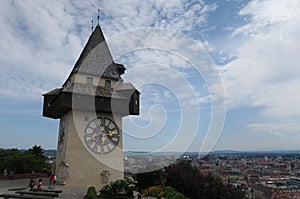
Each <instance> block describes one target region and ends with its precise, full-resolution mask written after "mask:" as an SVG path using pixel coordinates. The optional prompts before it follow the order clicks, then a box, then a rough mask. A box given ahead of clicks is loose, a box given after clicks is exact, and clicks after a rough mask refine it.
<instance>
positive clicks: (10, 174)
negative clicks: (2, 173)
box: [9, 169, 14, 180]
mask: <svg viewBox="0 0 300 199" xmlns="http://www.w3.org/2000/svg"><path fill="white" fill-rule="evenodd" d="M9 179H10V180H13V179H14V171H13V170H12V169H11V170H10V171H9Z"/></svg>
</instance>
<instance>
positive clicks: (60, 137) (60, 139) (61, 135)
mask: <svg viewBox="0 0 300 199" xmlns="http://www.w3.org/2000/svg"><path fill="white" fill-rule="evenodd" d="M65 134H66V121H65V120H64V119H61V121H60V126H59V135H58V144H57V150H58V152H61V151H62V149H63V147H64V143H65Z"/></svg>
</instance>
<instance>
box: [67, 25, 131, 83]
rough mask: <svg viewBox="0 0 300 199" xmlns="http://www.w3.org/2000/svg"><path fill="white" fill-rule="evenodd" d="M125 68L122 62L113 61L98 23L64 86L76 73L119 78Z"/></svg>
mask: <svg viewBox="0 0 300 199" xmlns="http://www.w3.org/2000/svg"><path fill="white" fill-rule="evenodd" d="M124 70H125V67H124V66H123V65H122V64H117V63H115V62H114V61H113V58H112V56H111V53H110V50H109V48H108V46H107V43H106V41H105V38H104V35H103V33H102V30H101V28H100V25H99V24H98V25H97V26H96V28H95V30H94V31H93V33H92V34H91V36H90V37H89V39H88V42H87V43H86V45H85V47H84V48H83V51H82V53H81V54H80V56H79V58H78V60H77V62H76V63H75V65H74V68H73V70H72V72H71V73H70V75H69V77H68V79H67V80H66V81H65V83H64V84H63V87H64V86H65V84H66V83H67V82H68V80H69V79H70V77H71V76H72V75H73V74H74V73H84V74H90V75H94V76H102V77H105V78H109V79H115V80H119V79H120V75H121V74H123V73H124Z"/></svg>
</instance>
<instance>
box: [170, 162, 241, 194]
mask: <svg viewBox="0 0 300 199" xmlns="http://www.w3.org/2000/svg"><path fill="white" fill-rule="evenodd" d="M166 171H167V173H168V175H167V181H166V185H168V186H171V187H174V188H175V189H176V190H177V191H179V192H181V193H183V194H184V195H185V196H187V197H189V198H191V199H219V198H222V199H243V198H245V196H244V193H243V192H241V191H239V190H237V189H235V188H234V187H229V186H225V185H223V184H222V182H221V181H220V180H218V179H215V178H213V177H212V176H211V175H209V176H202V175H201V174H200V173H199V171H198V169H197V168H195V167H193V166H192V165H191V162H190V161H186V160H181V161H178V162H177V164H173V165H170V166H168V167H167V168H166Z"/></svg>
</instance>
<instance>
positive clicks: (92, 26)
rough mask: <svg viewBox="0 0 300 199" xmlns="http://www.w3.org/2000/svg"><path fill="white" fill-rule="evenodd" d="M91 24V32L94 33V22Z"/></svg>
mask: <svg viewBox="0 0 300 199" xmlns="http://www.w3.org/2000/svg"><path fill="white" fill-rule="evenodd" d="M91 23H92V27H91V31H92V32H93V29H94V21H93V20H92V21H91Z"/></svg>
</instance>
